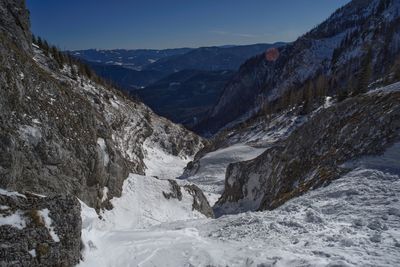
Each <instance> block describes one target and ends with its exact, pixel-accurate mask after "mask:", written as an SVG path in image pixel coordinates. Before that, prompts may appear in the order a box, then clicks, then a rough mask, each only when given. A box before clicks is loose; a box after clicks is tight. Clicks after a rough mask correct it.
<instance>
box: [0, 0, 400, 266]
mask: <svg viewBox="0 0 400 267" xmlns="http://www.w3.org/2000/svg"><path fill="white" fill-rule="evenodd" d="M60 1H61V0H60ZM60 3H61V2H60ZM35 4H38V3H35ZM86 4H87V3H81V5H82V7H84V6H85V5H86ZM103 4H104V3H103ZM198 4H199V5H200V3H198ZM215 4H216V3H215ZM279 4H280V3H279ZM30 5H32V3H30ZM99 5H100V3H99ZM113 7H115V6H113ZM91 8H92V7H91ZM164 8H166V7H164ZM176 8H178V7H176ZM224 8H225V7H224ZM193 9H194V8H193ZM211 10H213V9H211ZM107 11H108V10H107ZM152 11H153V9H152ZM154 11H157V9H155V10H154ZM240 12H241V11H240ZM221 14H222V13H221ZM146 15H147V16H148V15H149V14H146ZM158 15H160V14H158ZM162 15H163V16H164V15H165V16H169V17H171V16H170V14H165V13H163V14H162ZM224 15H225V14H224ZM254 15H255V14H254ZM92 18H95V17H92ZM102 19H103V18H102ZM141 19H142V20H143V18H141ZM210 19H211V17H210ZM288 19H289V18H288ZM236 20H237V18H236V17H235V21H236ZM189 22H191V21H190V20H187V23H189ZM30 23H31V22H30V11H29V10H28V8H27V6H26V3H25V1H24V0H3V1H1V2H0V266H7V267H8V266H79V267H101V266H107V267H108V266H110V267H111V266H112V267H114V266H115V267H119V266H141V267H153V266H156V267H158V266H204V267H206V266H213V267H214V266H215V267H217V266H218V267H219V266H221V267H222V266H234V267H235V266H237V267H242V266H249V267H253V266H254V267H262V266H281V267H283V266H295V267H300V266H313V267H314V266H316V267H319V266H321V267H322V266H324V267H328V266H329V267H334V266H343V267H347V266H363V267H364V266H367V267H368V266H371V267H373V266H374V267H375V266H380V267H381V266H382V267H392V266H399V265H400V253H399V251H400V27H399V26H400V2H399V1H397V0H365V1H364V0H362V1H360V0H353V1H348V2H346V4H345V5H344V6H342V7H340V8H338V9H337V10H336V11H335V12H334V13H332V15H331V16H329V17H328V18H327V19H326V20H325V21H323V22H322V23H320V24H318V25H317V26H315V27H314V28H312V29H311V30H309V31H308V32H307V33H305V34H303V35H300V36H299V37H298V38H297V39H296V40H294V41H292V42H276V43H271V44H252V45H222V46H209V47H199V48H177V49H78V50H66V51H62V50H61V49H59V48H58V47H57V46H56V45H52V44H50V43H49V42H48V41H46V40H45V39H43V38H41V37H37V36H34V35H33V34H32V31H31V25H30ZM163 23H167V21H163ZM134 26H135V25H130V27H134ZM148 29H152V30H154V29H153V28H151V27H150V26H149V28H148ZM148 29H147V28H146V29H145V30H146V34H147V31H148ZM80 30H81V29H80ZM106 30H107V29H104V31H105V32H106ZM174 30H175V28H174ZM77 32H78V31H77ZM149 32H151V30H149ZM174 32H175V31H174ZM177 32H178V30H177ZM199 32H201V31H199ZM113 33H114V32H113ZM209 34H212V35H213V36H214V38H216V37H215V35H219V36H220V37H221V36H224V37H227V36H236V37H240V38H248V39H252V38H255V37H256V34H242V33H233V34H232V33H230V32H228V31H216V30H212V31H210V30H209ZM138 36H140V31H139V32H138ZM263 36H264V37H265V36H266V35H263ZM142 37H143V36H142Z"/></svg>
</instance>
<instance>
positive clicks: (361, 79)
mask: <svg viewBox="0 0 400 267" xmlns="http://www.w3.org/2000/svg"><path fill="white" fill-rule="evenodd" d="M371 76H372V50H371V47H370V48H368V51H367V54H366V55H365V56H364V58H363V60H362V61H361V71H360V74H359V76H358V84H357V87H356V88H355V91H354V95H358V94H362V93H365V92H366V91H367V90H368V85H369V82H370V80H371Z"/></svg>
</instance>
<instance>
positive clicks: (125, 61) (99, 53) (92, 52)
mask: <svg viewBox="0 0 400 267" xmlns="http://www.w3.org/2000/svg"><path fill="white" fill-rule="evenodd" d="M191 50H192V49H191V48H176V49H163V50H156V49H132V50H127V49H114V50H99V49H87V50H76V51H68V53H70V54H71V55H73V56H75V57H78V58H81V59H83V60H86V61H89V62H95V63H99V64H100V63H101V64H106V65H117V66H123V67H126V68H129V69H133V70H138V71H140V70H143V69H144V68H145V67H147V66H148V65H150V64H152V63H154V62H156V61H158V60H160V59H162V58H165V57H171V56H176V55H181V54H185V53H187V52H189V51H191Z"/></svg>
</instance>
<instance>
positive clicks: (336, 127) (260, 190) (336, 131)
mask: <svg viewBox="0 0 400 267" xmlns="http://www.w3.org/2000/svg"><path fill="white" fill-rule="evenodd" d="M399 103H400V83H397V84H394V85H391V86H388V87H385V88H383V89H381V90H378V91H374V92H371V93H368V94H365V95H361V96H359V97H353V98H349V99H347V100H345V101H343V102H341V103H338V104H336V105H333V106H331V107H329V108H326V109H320V110H318V111H316V112H315V114H313V116H312V117H311V118H310V119H309V120H308V121H307V122H306V123H304V124H303V125H302V126H300V127H299V128H298V129H296V130H294V131H293V132H292V134H290V136H289V137H288V138H287V139H286V140H283V141H282V142H278V143H276V144H275V145H274V146H273V147H271V148H269V149H267V150H266V151H265V152H264V153H263V154H262V155H260V156H259V157H257V158H256V159H254V160H250V161H246V162H239V163H235V164H231V165H230V166H229V167H228V169H227V173H226V180H225V192H224V194H223V195H222V197H221V198H220V199H219V201H218V202H217V204H216V205H215V211H216V214H217V215H221V214H225V213H238V212H243V211H249V210H267V209H274V208H276V207H278V206H280V205H282V204H283V203H285V202H286V201H287V200H289V199H291V198H293V197H296V196H299V195H301V194H303V193H304V192H306V191H308V190H310V189H313V188H316V187H319V186H323V185H327V184H329V182H330V181H332V180H333V179H335V178H338V177H339V176H340V174H342V173H343V172H346V171H348V169H346V168H345V167H343V165H342V164H344V163H346V162H348V161H350V160H354V159H357V158H359V157H361V156H365V155H377V154H380V153H383V152H384V151H385V149H387V148H388V147H389V146H391V145H392V144H393V143H394V142H396V141H399V140H400V105H399Z"/></svg>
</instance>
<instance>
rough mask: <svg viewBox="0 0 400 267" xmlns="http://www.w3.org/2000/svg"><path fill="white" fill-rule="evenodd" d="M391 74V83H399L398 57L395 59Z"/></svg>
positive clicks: (399, 59)
mask: <svg viewBox="0 0 400 267" xmlns="http://www.w3.org/2000/svg"><path fill="white" fill-rule="evenodd" d="M392 72H393V82H397V81H400V56H398V57H397V60H396V61H395V62H394V64H393V67H392Z"/></svg>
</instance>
